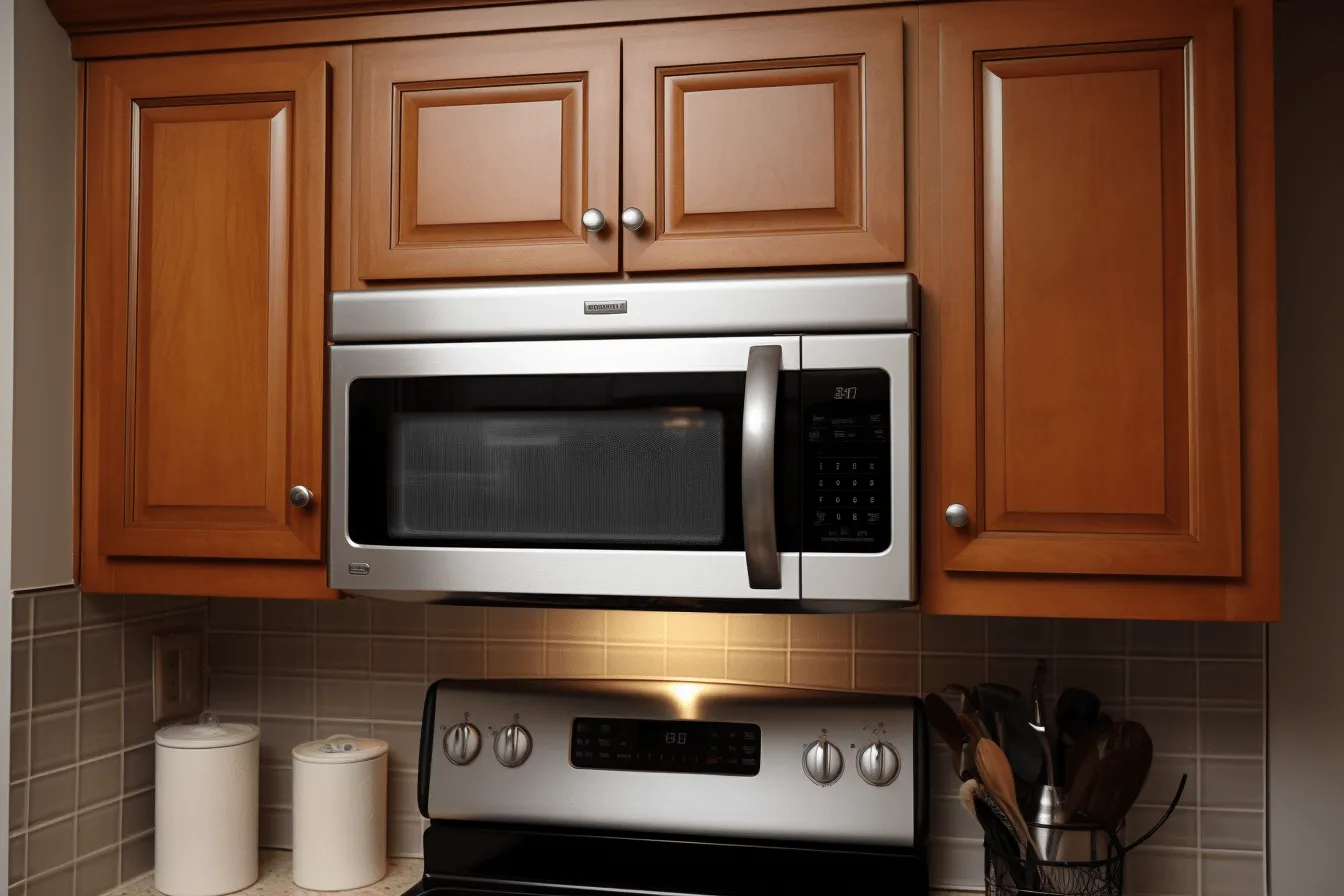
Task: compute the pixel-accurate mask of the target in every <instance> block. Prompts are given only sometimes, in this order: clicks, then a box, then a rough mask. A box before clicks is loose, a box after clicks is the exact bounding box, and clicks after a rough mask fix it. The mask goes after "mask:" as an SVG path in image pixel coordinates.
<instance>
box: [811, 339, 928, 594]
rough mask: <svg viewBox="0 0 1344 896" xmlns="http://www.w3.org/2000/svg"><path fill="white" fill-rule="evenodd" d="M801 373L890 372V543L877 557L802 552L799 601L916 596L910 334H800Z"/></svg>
mask: <svg viewBox="0 0 1344 896" xmlns="http://www.w3.org/2000/svg"><path fill="white" fill-rule="evenodd" d="M802 352H803V369H804V370H836V369H844V368H864V367H868V368H879V369H881V370H885V371H886V372H887V373H888V374H889V375H890V377H891V405H890V413H891V432H890V447H891V461H890V462H891V466H890V469H891V497H890V502H891V503H890V505H889V506H890V508H891V547H889V548H888V549H887V550H885V551H882V552H881V553H878V554H828V553H823V552H820V551H817V552H813V551H804V552H803V555H802V565H803V568H804V570H805V575H804V576H803V591H802V596H803V598H804V599H806V600H815V601H817V602H819V603H820V602H824V601H837V602H838V601H846V600H880V601H887V602H890V603H898V602H912V601H914V600H916V598H917V594H918V591H917V583H916V572H917V570H916V567H915V559H916V556H917V554H916V550H915V443H916V429H917V422H916V419H915V383H916V382H917V379H918V374H917V364H918V359H917V358H916V352H915V337H914V336H913V335H911V334H909V333H900V334H858V335H846V336H804V337H803V346H802Z"/></svg>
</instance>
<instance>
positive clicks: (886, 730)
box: [408, 680, 928, 896]
mask: <svg viewBox="0 0 1344 896" xmlns="http://www.w3.org/2000/svg"><path fill="white" fill-rule="evenodd" d="M924 732H925V723H924V719H923V712H922V707H921V705H920V704H919V702H918V701H917V700H914V699H911V698H906V697H891V696H876V695H864V694H851V693H838V692H830V691H816V690H807V689H801V688H782V687H758V686H748V685H725V684H708V683H700V682H665V681H554V680H551V681H532V680H516V681H488V682H487V681H440V682H438V683H437V684H434V685H432V686H431V687H430V689H429V694H428V696H427V698H426V701H425V715H424V725H423V730H422V735H421V744H420V776H419V799H420V809H421V812H422V813H423V814H424V815H425V816H426V817H427V818H429V819H431V824H430V827H429V829H428V830H427V831H426V832H425V841H424V850H425V877H424V880H423V882H422V883H421V885H420V886H418V887H417V888H416V890H415V891H412V892H425V891H428V890H432V889H441V890H444V891H446V892H448V893H479V892H490V893H518V894H533V893H537V894H539V893H551V894H555V893H562V894H570V893H574V894H577V893H592V892H602V893H610V894H634V893H658V894H687V896H689V894H695V896H738V894H746V893H792V892H800V891H802V890H804V889H809V888H811V887H813V886H819V887H823V888H824V889H825V891H826V892H828V893H859V892H863V893H871V892H872V887H873V884H874V883H881V884H882V887H883V892H888V893H896V894H901V896H906V894H910V896H916V894H924V893H926V892H927V872H926V869H925V861H924V851H923V846H924V839H925V829H926V824H927V819H928V800H927V792H928V784H927V757H928V748H927V743H926V740H925V735H924ZM408 896H409V894H408Z"/></svg>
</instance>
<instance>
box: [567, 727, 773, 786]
mask: <svg viewBox="0 0 1344 896" xmlns="http://www.w3.org/2000/svg"><path fill="white" fill-rule="evenodd" d="M569 761H570V762H571V763H572V764H573V765H574V767H575V768H609V769H623V770H625V771H631V772H681V773H683V774H700V775H754V774H756V773H757V772H759V771H760V770H761V726H759V725H747V724H735V723H732V722H694V721H672V722H669V721H663V720H658V719H593V718H581V719H575V720H574V726H573V729H572V733H571V735H570V753H569Z"/></svg>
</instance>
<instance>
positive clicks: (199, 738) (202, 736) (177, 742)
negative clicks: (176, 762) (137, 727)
mask: <svg viewBox="0 0 1344 896" xmlns="http://www.w3.org/2000/svg"><path fill="white" fill-rule="evenodd" d="M260 734H261V729H260V728H258V727H257V726H256V725H247V724H244V723H242V722H221V721H219V719H216V718H215V717H214V715H212V714H211V713H208V712H204V713H201V718H200V719H199V720H198V721H196V722H192V723H189V724H182V725H171V726H169V727H167V728H160V729H159V730H158V731H156V732H154V743H156V744H158V745H159V746H162V747H172V748H174V749H178V750H209V749H213V748H215V747H236V746H238V745H239V744H245V743H247V742H248V741H252V740H256V739H257V737H258V736H259V735H260Z"/></svg>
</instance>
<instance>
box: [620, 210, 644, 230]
mask: <svg viewBox="0 0 1344 896" xmlns="http://www.w3.org/2000/svg"><path fill="white" fill-rule="evenodd" d="M621 226H622V227H624V228H625V229H626V230H628V231H630V232H631V233H636V232H638V231H639V229H640V228H641V227H643V226H644V213H643V212H642V211H640V210H639V209H637V208H635V207H634V206H633V205H632V206H630V207H629V208H628V209H626V210H625V211H623V212H621Z"/></svg>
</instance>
